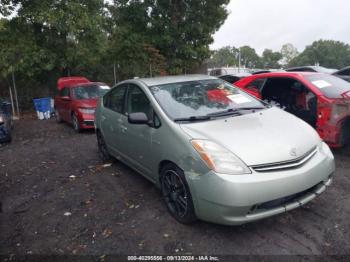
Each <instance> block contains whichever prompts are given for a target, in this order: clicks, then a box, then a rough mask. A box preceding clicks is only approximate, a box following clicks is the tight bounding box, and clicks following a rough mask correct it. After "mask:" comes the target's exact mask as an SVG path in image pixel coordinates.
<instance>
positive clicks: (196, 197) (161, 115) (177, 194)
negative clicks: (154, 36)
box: [95, 75, 335, 225]
mask: <svg viewBox="0 0 350 262" xmlns="http://www.w3.org/2000/svg"><path fill="white" fill-rule="evenodd" d="M95 125H96V136H97V142H98V148H99V152H100V155H101V158H102V159H103V160H109V159H110V158H111V157H114V158H116V159H118V160H120V161H122V162H124V163H126V164H127V165H129V166H130V167H131V168H133V169H134V170H136V171H137V172H139V173H140V174H142V175H143V176H144V177H146V178H147V179H149V180H150V181H151V182H153V183H154V184H156V185H157V186H158V187H159V188H160V189H161V192H162V196H163V199H164V201H165V204H166V206H167V209H168V211H169V213H170V214H171V215H172V216H173V217H174V218H175V219H176V220H177V221H179V222H181V223H185V224H188V223H191V222H194V221H195V220H196V219H197V218H198V219H201V220H205V221H209V222H214V223H220V224H226V225H240V224H244V223H247V222H252V221H256V220H259V219H263V218H267V217H270V216H273V215H277V214H280V213H284V212H286V211H289V210H292V209H294V208H297V207H300V206H302V205H304V204H306V203H308V202H309V201H311V200H312V199H314V198H315V197H317V196H318V195H319V194H321V193H322V192H323V191H325V189H326V188H327V187H328V186H329V185H330V184H331V182H332V179H333V174H334V171H335V164H334V157H333V155H332V152H331V151H330V149H329V147H328V145H327V144H325V143H324V142H323V141H322V140H321V139H320V137H319V136H318V134H317V133H316V131H315V130H314V129H313V128H312V127H310V126H309V125H308V124H306V123H305V122H304V121H302V120H300V119H298V118H296V117H294V116H293V115H291V114H289V113H287V112H285V111H283V110H281V109H279V108H277V107H270V106H269V105H267V104H265V103H264V102H262V101H260V100H258V99H256V98H254V97H253V96H250V95H248V94H247V93H245V92H243V91H242V90H240V89H239V88H237V87H234V86H233V85H231V84H229V83H227V82H226V81H223V80H221V79H218V78H215V77H211V76H205V75H186V76H169V77H156V78H143V79H133V80H126V81H123V82H121V83H119V84H117V85H116V86H115V87H114V88H112V89H111V90H110V91H109V92H108V93H107V94H105V95H104V96H103V98H101V99H99V102H98V106H97V108H96V120H95Z"/></svg>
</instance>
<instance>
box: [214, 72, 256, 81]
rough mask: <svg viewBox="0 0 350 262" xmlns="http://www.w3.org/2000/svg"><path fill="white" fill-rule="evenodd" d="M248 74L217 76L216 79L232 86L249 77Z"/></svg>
mask: <svg viewBox="0 0 350 262" xmlns="http://www.w3.org/2000/svg"><path fill="white" fill-rule="evenodd" d="M250 75H251V74H250V73H244V72H243V73H236V74H227V75H221V76H218V78H220V79H222V80H225V81H226V82H229V83H230V84H233V83H235V82H237V81H238V80H240V79H242V78H243V77H247V76H250Z"/></svg>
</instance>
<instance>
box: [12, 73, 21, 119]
mask: <svg viewBox="0 0 350 262" xmlns="http://www.w3.org/2000/svg"><path fill="white" fill-rule="evenodd" d="M12 82H13V90H14V92H15V98H16V108H17V117H18V119H19V106H18V96H17V88H16V80H15V72H14V70H12Z"/></svg>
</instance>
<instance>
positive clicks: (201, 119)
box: [174, 115, 211, 122]
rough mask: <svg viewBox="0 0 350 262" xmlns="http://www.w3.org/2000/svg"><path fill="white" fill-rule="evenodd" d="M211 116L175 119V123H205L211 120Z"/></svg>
mask: <svg viewBox="0 0 350 262" xmlns="http://www.w3.org/2000/svg"><path fill="white" fill-rule="evenodd" d="M210 119H211V117H210V116H208V115H207V116H190V117H180V118H175V119H174V121H175V122H180V121H189V122H194V121H205V120H210Z"/></svg>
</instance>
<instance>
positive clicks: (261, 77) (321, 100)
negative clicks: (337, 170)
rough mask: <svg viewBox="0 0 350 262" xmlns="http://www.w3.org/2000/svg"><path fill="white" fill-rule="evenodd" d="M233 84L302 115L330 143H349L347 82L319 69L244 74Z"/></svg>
mask: <svg viewBox="0 0 350 262" xmlns="http://www.w3.org/2000/svg"><path fill="white" fill-rule="evenodd" d="M234 85H235V86H237V87H239V88H241V89H242V90H244V91H246V92H247V93H250V94H251V95H253V96H255V97H257V98H260V99H262V100H265V101H267V102H271V103H275V104H278V105H280V106H281V107H282V108H284V109H285V110H286V111H287V112H289V113H291V114H294V115H295V116H297V117H299V118H301V119H303V120H304V121H306V122H307V123H309V124H310V125H311V126H313V127H314V128H315V129H316V130H317V132H318V133H319V135H320V137H321V138H322V139H323V140H324V141H326V142H327V143H328V144H329V145H330V146H332V147H342V146H344V145H346V144H349V143H350V83H349V82H346V81H344V80H342V79H340V78H338V77H335V76H332V75H328V74H321V73H311V72H274V73H265V74H258V75H252V76H248V77H246V78H243V79H241V80H239V81H238V82H235V84H234Z"/></svg>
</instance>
